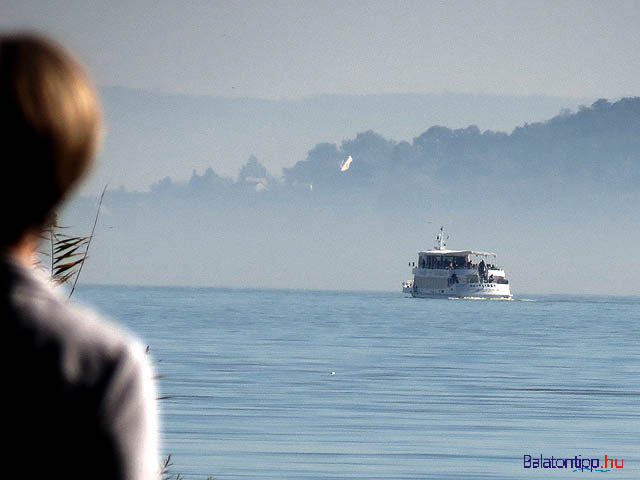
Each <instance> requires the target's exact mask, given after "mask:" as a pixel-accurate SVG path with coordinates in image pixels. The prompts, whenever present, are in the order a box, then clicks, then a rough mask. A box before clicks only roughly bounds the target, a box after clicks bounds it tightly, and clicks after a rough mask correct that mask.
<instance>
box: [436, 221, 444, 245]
mask: <svg viewBox="0 0 640 480" xmlns="http://www.w3.org/2000/svg"><path fill="white" fill-rule="evenodd" d="M436 240H438V245H436V250H444V247H446V246H447V244H446V243H444V225H443V226H442V227H440V235H438V236H437V237H436Z"/></svg>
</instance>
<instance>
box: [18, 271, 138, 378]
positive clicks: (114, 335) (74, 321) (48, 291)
mask: <svg viewBox="0 0 640 480" xmlns="http://www.w3.org/2000/svg"><path fill="white" fill-rule="evenodd" d="M19 277H20V278H19V279H18V280H16V282H15V284H14V286H13V289H12V292H11V298H10V303H11V309H12V310H13V312H14V315H13V317H14V319H13V321H14V322H16V323H17V324H18V329H19V331H20V332H21V336H22V341H23V342H26V343H27V344H28V345H27V348H31V349H33V350H34V352H36V353H38V354H41V353H42V352H47V355H48V356H51V355H54V356H55V357H56V358H53V359H51V358H47V360H48V361H56V362H57V363H58V365H59V368H60V370H61V373H62V374H63V375H64V376H65V377H66V380H67V381H68V382H71V383H75V382H82V383H84V382H89V383H93V382H94V381H99V379H100V377H103V376H104V375H105V374H107V375H108V374H109V371H111V372H112V373H113V371H114V370H116V369H118V368H120V367H119V365H122V364H125V363H128V364H130V363H134V364H137V363H140V362H141V355H142V354H143V346H142V345H141V344H140V342H139V341H138V340H137V339H136V338H135V337H134V336H133V335H132V334H131V333H129V332H128V331H126V330H125V329H123V328H122V327H119V326H117V325H115V324H114V323H113V322H111V321H110V320H107V319H105V318H104V317H102V316H99V315H98V314H96V313H95V312H93V311H92V310H90V309H88V308H86V307H83V306H80V305H78V304H72V303H70V302H69V301H68V300H67V299H66V298H64V296H63V295H62V294H61V292H60V291H57V289H53V288H52V287H51V286H50V285H48V284H47V281H46V279H44V278H42V276H40V275H38V274H37V273H36V272H20V273H19ZM49 352H50V353H49Z"/></svg>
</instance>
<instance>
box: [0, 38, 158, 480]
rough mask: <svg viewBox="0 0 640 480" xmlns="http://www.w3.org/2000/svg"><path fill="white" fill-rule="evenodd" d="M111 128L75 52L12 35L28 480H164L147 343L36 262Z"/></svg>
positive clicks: (17, 441)
mask: <svg viewBox="0 0 640 480" xmlns="http://www.w3.org/2000/svg"><path fill="white" fill-rule="evenodd" d="M101 131H102V122H101V114H100V108H99V104H98V99H97V95H96V92H95V90H94V88H93V86H92V85H91V82H90V80H89V78H88V77H87V75H86V73H85V72H84V70H83V68H82V67H81V66H80V64H79V63H78V62H77V61H76V60H75V59H74V58H73V57H72V56H71V55H70V54H69V53H68V52H67V51H66V50H64V49H63V48H62V47H60V46H58V45H57V44H55V43H53V42H51V41H50V40H48V39H45V38H43V37H40V36H36V35H31V34H11V35H3V34H1V33H0V145H1V146H2V149H3V152H2V153H3V162H2V168H3V172H2V175H1V176H0V197H1V200H0V205H2V209H3V210H2V229H1V230H0V251H1V254H0V314H1V315H2V322H3V328H4V332H3V334H4V337H3V338H4V346H3V348H2V364H3V366H4V368H3V378H2V383H3V388H4V392H5V394H4V395H3V396H2V407H3V408H2V409H1V411H2V418H3V422H2V424H3V431H2V433H3V436H4V437H5V438H6V439H7V440H8V442H7V443H5V446H4V447H3V454H4V455H5V458H7V459H9V460H10V461H11V464H12V465H14V466H15V467H17V468H19V469H20V473H21V475H20V476H21V477H25V478H49V477H51V476H52V475H53V476H55V474H56V473H58V474H59V475H60V476H62V477H63V478H66V479H93V480H95V479H100V480H102V479H110V480H113V479H118V480H119V479H123V480H151V479H159V478H160V468H159V466H160V458H159V456H158V446H157V414H156V404H155V402H156V401H155V398H156V395H155V392H154V386H153V381H152V371H151V367H150V363H149V360H148V357H147V356H146V355H145V352H144V347H143V345H142V344H140V343H139V342H137V341H136V340H135V339H133V337H131V336H130V335H129V334H127V333H125V332H124V331H123V330H120V329H118V328H116V327H115V326H113V325H111V324H110V323H107V322H105V321H104V320H101V319H99V318H97V317H96V316H95V315H94V314H92V313H90V312H88V311H84V310H81V309H79V308H74V307H72V306H70V305H69V303H68V302H67V299H66V298H63V297H62V294H61V292H59V291H57V292H55V291H53V290H52V287H50V283H49V282H47V280H48V279H43V278H41V274H39V273H38V272H36V271H35V269H34V263H35V262H36V255H37V254H36V251H37V248H38V243H39V240H40V236H41V232H42V231H44V230H45V229H46V228H47V226H48V225H51V218H52V215H53V212H54V210H56V208H57V207H58V206H59V205H60V204H61V203H62V201H63V200H64V199H65V198H66V197H67V196H68V194H69V192H70V191H71V190H72V189H73V187H75V186H76V185H77V183H78V181H79V180H80V179H81V178H82V177H83V175H84V173H85V172H86V171H87V170H88V168H89V167H90V165H91V163H92V160H93V157H94V153H95V150H96V147H97V144H98V143H99V138H100V136H101Z"/></svg>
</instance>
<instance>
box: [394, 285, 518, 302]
mask: <svg viewBox="0 0 640 480" xmlns="http://www.w3.org/2000/svg"><path fill="white" fill-rule="evenodd" d="M403 291H404V292H405V293H410V294H411V296H412V297H415V298H494V299H505V300H508V299H510V298H511V297H512V295H511V291H510V289H509V285H508V284H499V283H475V284H455V285H452V286H450V287H448V288H443V289H433V288H406V289H403Z"/></svg>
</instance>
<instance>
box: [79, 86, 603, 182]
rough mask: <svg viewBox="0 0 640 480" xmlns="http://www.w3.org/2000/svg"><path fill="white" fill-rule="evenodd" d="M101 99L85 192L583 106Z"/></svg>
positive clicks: (498, 99) (500, 124)
mask: <svg viewBox="0 0 640 480" xmlns="http://www.w3.org/2000/svg"><path fill="white" fill-rule="evenodd" d="M101 93H102V97H103V103H104V109H105V113H106V121H107V135H106V139H105V144H104V148H103V152H102V159H101V162H100V164H99V166H98V170H97V172H95V175H94V176H93V177H92V179H91V183H90V185H89V186H88V187H87V188H85V192H87V193H91V192H99V191H100V190H101V188H102V185H104V184H105V183H109V184H110V185H112V186H114V187H116V188H117V187H119V186H120V185H124V186H125V187H126V188H128V189H135V190H143V189H146V188H147V187H148V185H149V184H150V183H152V182H154V181H156V180H157V179H158V177H159V176H164V175H167V176H170V177H171V178H172V179H174V180H185V179H187V178H188V177H189V174H190V173H191V170H192V169H194V168H195V169H197V170H198V171H203V170H205V169H207V168H209V167H211V168H213V169H214V170H215V171H216V172H217V173H218V174H221V175H223V176H226V177H235V176H236V174H237V173H238V171H239V169H240V167H241V165H242V164H243V163H244V162H245V161H246V160H247V159H248V158H249V157H250V156H251V155H256V156H257V158H258V159H259V160H260V162H261V163H262V164H264V165H265V167H266V168H267V169H268V170H269V171H270V172H272V174H273V175H274V176H276V177H278V176H280V174H281V172H282V168H284V167H291V166H292V165H294V164H295V163H296V162H297V161H299V160H303V159H304V158H305V156H306V154H307V152H308V151H309V150H310V149H312V148H313V146H314V145H315V144H317V143H319V142H333V143H335V142H340V141H342V140H343V139H346V138H352V137H355V135H356V134H357V133H358V132H364V131H368V130H374V131H376V132H378V133H380V134H381V135H384V136H385V137H387V138H395V139H398V140H405V139H411V138H413V137H414V136H416V135H418V134H419V133H420V132H423V131H424V130H425V129H427V128H428V127H430V126H431V125H446V126H448V127H451V128H457V127H464V126H467V125H469V124H475V125H478V126H479V127H480V128H481V129H493V130H504V131H508V132H510V131H511V130H513V128H514V127H516V126H517V125H522V124H523V123H524V122H526V121H529V122H532V121H538V120H543V119H545V118H550V117H551V116H553V115H555V114H557V113H558V112H559V111H560V110H561V109H562V108H573V109H576V108H578V106H579V105H580V104H582V103H587V104H588V103H590V102H591V101H592V100H588V99H570V98H557V97H545V96H526V97H518V96H497V95H484V94H460V93H442V94H387V95H318V96H313V97H308V98H303V99H299V100H261V99H253V98H240V99H226V98H215V97H194V96H187V95H172V94H163V93H152V92H145V91H140V90H131V89H125V88H114V87H111V88H103V89H102V90H101Z"/></svg>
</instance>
